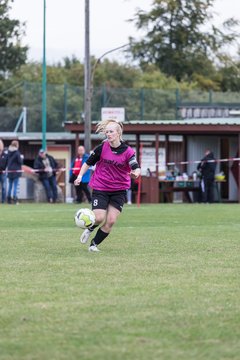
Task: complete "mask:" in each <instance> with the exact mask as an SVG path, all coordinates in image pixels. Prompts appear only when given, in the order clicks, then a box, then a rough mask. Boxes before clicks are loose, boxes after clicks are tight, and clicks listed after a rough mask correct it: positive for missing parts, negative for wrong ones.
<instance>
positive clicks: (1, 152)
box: [0, 139, 8, 203]
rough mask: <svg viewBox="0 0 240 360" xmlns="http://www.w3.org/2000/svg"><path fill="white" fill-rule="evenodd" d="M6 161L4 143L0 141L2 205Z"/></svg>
mask: <svg viewBox="0 0 240 360" xmlns="http://www.w3.org/2000/svg"><path fill="white" fill-rule="evenodd" d="M7 161H8V151H7V149H4V143H3V141H2V140H1V139H0V184H1V192H2V203H5V200H6V185H7V175H6V168H7Z"/></svg>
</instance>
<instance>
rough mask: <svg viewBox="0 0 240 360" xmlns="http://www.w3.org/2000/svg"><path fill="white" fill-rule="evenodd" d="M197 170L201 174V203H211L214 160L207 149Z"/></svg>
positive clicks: (212, 198) (214, 169) (212, 197)
mask: <svg viewBox="0 0 240 360" xmlns="http://www.w3.org/2000/svg"><path fill="white" fill-rule="evenodd" d="M197 169H198V170H199V172H200V173H201V177H202V180H201V190H202V202H204V203H212V202H213V200H214V181H215V171H216V160H215V158H214V155H213V153H212V152H211V151H210V150H209V149H207V150H206V151H205V156H204V158H202V160H201V162H200V163H199V164H198V167H197Z"/></svg>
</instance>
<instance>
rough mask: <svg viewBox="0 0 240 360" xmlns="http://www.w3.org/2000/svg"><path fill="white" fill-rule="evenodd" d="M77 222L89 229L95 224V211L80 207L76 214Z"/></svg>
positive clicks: (79, 225) (81, 226)
mask: <svg viewBox="0 0 240 360" xmlns="http://www.w3.org/2000/svg"><path fill="white" fill-rule="evenodd" d="M74 220H75V224H76V225H77V227H80V228H81V229H87V228H89V227H90V226H92V225H94V224H95V221H96V219H95V215H94V212H93V211H92V210H90V209H79V210H78V211H77V212H76V214H75V216H74Z"/></svg>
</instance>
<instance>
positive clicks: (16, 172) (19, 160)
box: [7, 140, 23, 204]
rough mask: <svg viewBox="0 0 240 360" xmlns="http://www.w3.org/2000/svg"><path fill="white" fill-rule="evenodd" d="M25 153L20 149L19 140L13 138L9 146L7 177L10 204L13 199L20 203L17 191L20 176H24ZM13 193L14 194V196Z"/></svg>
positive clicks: (15, 202)
mask: <svg viewBox="0 0 240 360" xmlns="http://www.w3.org/2000/svg"><path fill="white" fill-rule="evenodd" d="M22 164H23V155H21V153H20V151H19V142H18V141H17V140H13V141H12V142H11V144H10V146H9V147H8V163H7V177H8V193H7V200H8V204H11V203H12V201H13V203H14V204H18V198H17V191H18V184H19V178H20V177H21V176H22ZM12 195H13V196H12Z"/></svg>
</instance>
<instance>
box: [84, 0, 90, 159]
mask: <svg viewBox="0 0 240 360" xmlns="http://www.w3.org/2000/svg"><path fill="white" fill-rule="evenodd" d="M89 19H90V15H89V0H85V60H84V147H85V149H86V152H87V153H89V152H90V150H91V64H90V21H89Z"/></svg>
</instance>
